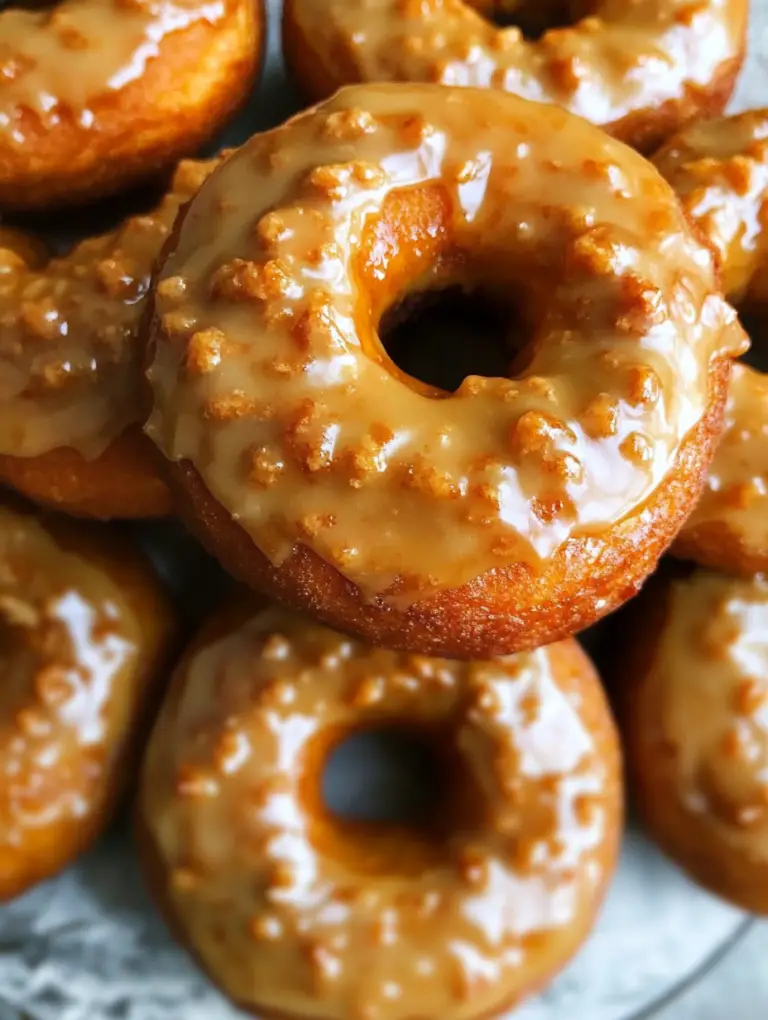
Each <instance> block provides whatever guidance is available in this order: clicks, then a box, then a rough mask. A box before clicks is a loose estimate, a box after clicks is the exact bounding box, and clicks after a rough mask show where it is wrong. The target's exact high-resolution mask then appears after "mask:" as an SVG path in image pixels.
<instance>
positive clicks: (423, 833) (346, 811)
mask: <svg viewBox="0 0 768 1020" xmlns="http://www.w3.org/2000/svg"><path fill="white" fill-rule="evenodd" d="M452 747H453V740H452V738H451V734H450V733H441V734H436V733H429V734H427V733H424V732H422V731H419V730H416V729H414V728H412V727H409V726H407V725H403V726H400V725H382V726H373V727H370V728H368V729H364V730H361V731H356V732H354V733H352V734H344V735H342V736H340V737H339V738H337V739H335V740H334V741H332V742H331V743H330V745H326V747H325V748H323V749H321V752H320V755H319V757H320V762H319V764H320V768H319V770H317V769H314V768H312V769H310V770H308V771H309V775H310V778H309V789H307V790H306V791H305V794H306V796H307V798H308V799H309V801H310V802H311V807H312V809H313V810H312V814H313V815H314V817H315V818H317V819H318V824H317V825H316V826H315V832H314V842H315V844H316V847H317V849H318V851H319V852H322V853H325V854H329V853H330V854H332V855H334V856H336V858H337V859H341V858H343V859H344V861H345V862H346V864H347V866H349V867H351V868H353V869H355V870H358V871H365V872H370V873H375V874H402V873H413V872H414V871H418V870H420V869H422V868H424V867H429V866H430V865H432V864H434V863H436V862H438V861H440V860H442V859H443V857H444V853H445V846H446V841H447V840H448V839H449V838H450V836H451V834H452V833H454V832H455V831H457V830H461V831H466V830H467V828H470V829H475V828H478V827H479V826H480V824H481V821H480V818H479V817H478V815H479V811H478V804H480V803H482V798H481V796H480V795H479V791H477V790H471V791H470V790H469V786H470V785H471V784H470V783H469V782H468V781H467V777H466V770H464V769H462V768H460V767H459V766H460V763H459V761H458V760H457V758H458V756H457V754H456V753H455V752H454V751H452V750H451V749H452Z"/></svg>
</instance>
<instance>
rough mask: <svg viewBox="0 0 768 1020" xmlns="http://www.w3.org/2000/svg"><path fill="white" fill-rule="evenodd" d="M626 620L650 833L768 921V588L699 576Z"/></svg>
mask: <svg viewBox="0 0 768 1020" xmlns="http://www.w3.org/2000/svg"><path fill="white" fill-rule="evenodd" d="M628 613H629V615H630V617H631V618H633V619H634V634H633V636H632V637H631V638H629V639H628V637H627V634H628V631H627V630H625V631H624V632H623V633H624V637H623V642H622V644H623V649H622V668H621V676H620V678H619V679H620V680H621V683H620V685H619V687H620V691H621V695H620V697H621V707H620V714H621V719H622V727H623V730H624V736H625V748H626V753H627V759H628V767H629V773H630V776H631V779H632V782H633V786H634V788H635V794H636V797H637V801H638V806H639V808H640V810H641V813H642V815H643V816H644V819H645V822H646V823H647V826H648V828H649V830H650V832H651V834H652V835H653V837H654V838H655V839H656V840H657V841H658V842H659V843H660V844H661V846H662V847H663V848H664V849H665V850H666V851H667V852H668V853H669V854H670V856H671V857H673V858H674V859H675V860H676V861H677V862H678V863H679V864H680V865H681V866H682V867H683V868H685V869H686V870H687V871H688V872H690V874H691V875H692V876H693V877H694V878H696V879H697V880H698V881H699V882H701V883H702V884H703V885H705V886H706V887H707V888H708V889H711V890H712V891H713V892H715V893H717V894H718V895H720V896H723V897H725V898H726V899H729V900H732V901H733V902H734V903H736V904H738V905H739V906H741V907H744V908H746V909H747V910H750V911H756V912H759V913H763V914H768V582H766V580H765V579H764V578H762V577H755V578H745V579H734V578H730V577H726V576H724V575H720V574H715V573H710V572H709V571H707V570H703V569H700V568H696V569H695V570H693V571H691V572H690V573H683V572H678V576H673V577H672V578H670V577H664V578H659V579H658V580H654V581H653V582H651V584H650V585H649V587H648V591H647V593H645V592H644V593H643V595H641V597H640V598H639V599H638V600H637V604H635V603H633V604H632V605H631V606H630V607H629V609H628ZM631 632H632V627H631V626H630V630H629V633H631Z"/></svg>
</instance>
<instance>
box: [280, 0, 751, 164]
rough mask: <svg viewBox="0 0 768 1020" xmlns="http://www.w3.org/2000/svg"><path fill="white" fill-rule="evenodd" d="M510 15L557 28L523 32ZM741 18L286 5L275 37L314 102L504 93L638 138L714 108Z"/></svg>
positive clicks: (538, 8)
mask: <svg viewBox="0 0 768 1020" xmlns="http://www.w3.org/2000/svg"><path fill="white" fill-rule="evenodd" d="M498 16H501V17H502V18H503V19H504V21H505V22H506V23H507V25H508V27H499V26H498V25H496V24H494V20H493V19H494V18H495V17H498ZM563 16H565V17H566V18H568V19H569V20H570V22H571V23H570V24H568V23H567V22H566V24H565V27H558V25H559V22H560V19H561V18H562V17H563ZM516 17H518V18H519V19H520V20H521V21H522V22H523V23H525V20H526V17H528V18H532V19H533V20H535V21H536V22H538V26H539V28H546V26H548V25H551V26H554V27H551V28H549V29H548V30H546V31H544V33H543V35H542V36H541V37H540V38H538V39H527V38H526V37H525V36H524V35H523V32H522V31H521V29H520V28H519V27H518V26H517V25H516V24H515V21H516ZM747 18H748V5H747V3H746V2H744V0H699V2H696V3H692V2H691V0H642V2H634V3H631V4H628V3H627V2H626V0H592V2H583V0H573V2H570V3H569V2H567V0H566V2H561V3H549V4H547V3H545V2H543V0H528V2H526V0H523V2H522V3H520V2H515V3H508V2H505V0H287V3H286V13H285V25H284V36H285V47H286V55H287V57H288V59H289V64H291V65H292V66H293V67H294V69H295V71H296V73H297V77H298V78H299V80H300V81H301V82H303V83H305V84H310V91H311V92H312V93H313V95H314V98H320V96H319V95H318V89H322V91H324V92H325V94H328V93H330V92H332V91H333V90H334V88H337V87H339V86H340V85H344V84H349V83H353V82H375V81H406V82H437V83H440V84H443V85H458V86H470V87H476V88H493V89H501V90H504V91H507V92H513V93H515V94H516V95H519V96H522V97H524V98H525V99H532V100H535V101H536V102H546V103H556V104H558V105H559V106H563V107H565V108H566V109H568V110H570V111H571V112H572V113H577V114H578V115H579V116H581V117H584V118H585V119H587V120H590V121H592V122H593V123H595V124H599V125H601V126H604V127H607V128H608V129H609V130H613V131H615V132H616V133H617V134H618V135H619V137H622V138H624V139H626V140H628V141H631V142H632V143H634V144H638V143H639V144H643V143H647V142H648V141H649V140H650V139H651V138H654V137H656V139H657V141H659V140H661V139H662V138H663V137H664V134H665V133H669V132H670V131H671V130H674V129H675V128H676V127H678V126H680V124H682V123H683V122H684V121H685V120H687V119H688V118H690V117H691V116H693V115H696V114H699V115H700V114H701V113H702V112H705V111H707V110H709V112H710V113H719V112H720V111H721V110H722V109H723V106H724V105H725V101H726V100H727V98H728V95H729V93H730V90H731V88H732V86H733V79H734V75H735V72H736V70H737V68H738V66H739V65H740V63H741V58H742V55H743V52H744V43H745V31H746V25H747ZM302 51H303V52H302ZM304 65H306V66H304ZM312 85H314V86H315V87H314V88H312V87H311V86H312Z"/></svg>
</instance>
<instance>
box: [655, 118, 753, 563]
mask: <svg viewBox="0 0 768 1020" xmlns="http://www.w3.org/2000/svg"><path fill="white" fill-rule="evenodd" d="M654 162H655V164H656V166H657V167H658V168H659V170H660V171H661V172H662V173H663V174H664V176H665V177H666V178H667V180H668V181H669V182H670V183H671V184H672V186H673V188H674V189H675V191H676V192H677V193H678V195H679V196H680V200H681V202H682V203H683V208H684V209H685V211H686V213H687V215H688V216H689V217H690V219H691V220H692V221H693V222H694V223H695V225H696V227H697V228H698V229H699V231H700V232H701V234H702V235H703V236H704V237H705V238H706V239H707V241H708V242H709V243H710V244H711V245H712V246H713V248H714V249H715V250H716V252H717V254H718V257H719V260H720V264H721V266H722V275H723V286H724V289H725V292H726V294H727V295H728V298H729V299H730V300H731V301H732V302H734V303H735V304H736V306H737V308H739V309H741V310H743V311H744V312H746V313H747V314H749V315H752V316H754V317H755V318H757V319H759V318H761V317H764V316H765V315H766V313H768V110H755V111H752V112H749V113H743V114H740V115H739V116H736V117H724V118H717V119H715V120H711V121H705V122H702V123H699V124H693V125H691V126H690V127H688V128H686V129H685V130H684V131H681V132H680V133H679V134H678V135H676V136H675V137H674V138H672V139H670V141H669V142H668V144H667V145H665V146H664V148H663V149H662V150H661V151H660V152H659V153H657V154H656V156H655V157H654ZM762 325H764V323H763V324H761V326H762ZM672 551H673V552H674V553H675V554H676V555H678V556H680V557H682V558H683V559H690V560H694V561H695V562H697V563H700V564H702V565H704V566H709V567H712V568H714V569H716V570H723V571H725V572H727V573H739V574H754V573H758V572H762V571H768V376H766V375H764V374H763V373H762V372H758V371H756V370H755V369H753V368H750V367H749V366H747V365H736V366H734V370H733V375H732V378H731V385H730V390H729V393H728V404H727V408H726V429H725V433H724V436H723V439H722V441H721V443H720V446H719V448H718V451H717V453H716V455H715V459H714V461H713V463H712V467H711V468H710V472H709V475H708V477H707V484H706V487H705V489H704V493H703V496H702V498H701V500H700V501H699V503H698V505H697V507H696V509H695V510H694V512H693V514H692V515H691V517H690V519H689V520H688V522H687V523H686V525H685V527H684V528H683V530H682V531H681V533H680V535H679V536H678V538H677V541H676V542H675V544H674V546H673V549H672Z"/></svg>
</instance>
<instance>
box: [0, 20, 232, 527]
mask: <svg viewBox="0 0 768 1020" xmlns="http://www.w3.org/2000/svg"><path fill="white" fill-rule="evenodd" d="M0 17H2V16H0ZM216 164H217V160H209V161H207V162H195V161H191V160H190V161H186V162H184V163H181V164H180V166H179V168H178V169H177V171H176V174H175V176H174V178H173V181H172V183H171V187H170V190H169V191H168V193H167V195H166V196H165V197H164V199H163V200H162V202H161V203H160V205H159V206H158V207H157V209H155V210H154V211H153V212H151V213H147V214H145V215H140V216H133V217H131V218H129V219H127V220H125V222H124V223H122V224H121V225H120V226H119V227H118V228H117V229H116V230H114V231H112V232H111V233H109V234H105V235H103V236H101V237H93V238H89V239H87V240H85V241H82V242H81V243H80V244H78V245H77V246H76V247H75V248H73V250H72V251H71V252H70V253H69V254H68V255H64V256H62V257H59V258H53V259H50V260H48V258H47V255H46V254H45V252H41V251H40V250H39V249H40V246H39V245H38V244H37V242H35V241H34V240H33V239H30V238H27V237H25V236H24V235H20V234H19V233H18V232H17V231H9V230H3V229H0V481H2V482H5V483H6V484H8V485H11V486H13V487H14V488H15V489H17V490H18V491H19V492H22V493H24V495H26V496H28V497H29V498H30V499H34V500H36V501H37V502H40V503H43V504H49V505H51V506H55V507H57V508H58V509H60V510H65V511H67V512H68V513H71V514H78V515H81V516H87V517H101V518H111V517H126V518H127V517H157V516H162V515H165V514H168V513H170V511H171V498H170V493H169V492H168V488H167V485H166V483H165V481H164V479H163V477H162V471H160V470H158V461H159V459H160V458H159V457H158V455H157V451H156V450H155V449H154V447H153V446H152V444H151V443H149V442H148V441H147V439H146V437H145V436H144V435H143V433H142V432H141V429H140V423H141V421H142V420H143V411H144V408H143V400H142V399H141V386H140V383H141V372H140V370H139V367H138V362H139V358H140V352H139V350H138V348H137V330H138V324H139V321H140V319H141V315H142V312H143V309H144V304H145V299H146V295H147V291H148V288H149V278H150V273H151V271H152V266H153V263H154V261H155V259H156V258H157V255H158V253H159V251H160V249H161V247H162V245H163V242H164V241H165V239H166V237H167V236H168V232H169V230H170V227H171V225H172V224H173V221H174V219H175V217H176V213H177V212H178V209H179V207H180V206H181V205H182V204H183V203H184V202H186V201H188V200H189V199H190V198H191V197H192V195H193V194H194V193H195V191H196V190H197V189H198V188H199V186H200V184H201V183H202V181H203V180H204V178H205V177H206V176H207V174H209V173H210V172H211V169H212V168H213V167H214V166H216Z"/></svg>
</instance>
